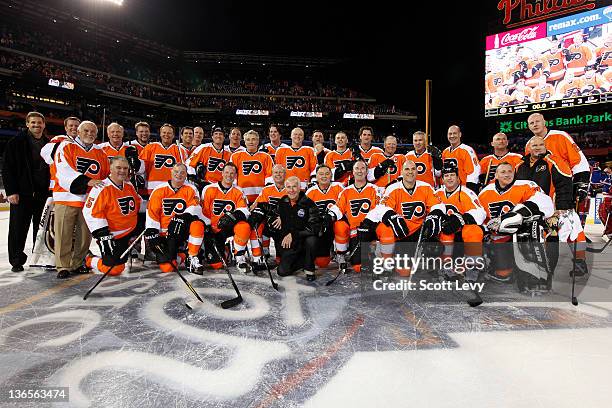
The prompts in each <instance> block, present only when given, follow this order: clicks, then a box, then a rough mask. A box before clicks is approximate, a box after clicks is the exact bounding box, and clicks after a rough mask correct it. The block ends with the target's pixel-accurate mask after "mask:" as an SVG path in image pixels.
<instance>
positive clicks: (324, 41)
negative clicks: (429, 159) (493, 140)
mask: <svg viewBox="0 0 612 408" xmlns="http://www.w3.org/2000/svg"><path fill="white" fill-rule="evenodd" d="M51 3H52V4H53V5H54V6H55V7H61V8H62V9H64V10H71V11H72V12H74V13H75V14H78V15H80V16H83V17H85V18H88V19H90V20H93V21H97V22H100V23H101V24H107V25H111V26H112V27H115V28H117V29H120V30H122V31H129V32H133V33H135V34H136V35H139V36H141V37H143V38H150V39H153V40H155V41H158V42H160V43H163V44H167V45H170V46H173V47H176V48H178V49H182V50H203V51H223V52H243V53H261V54H281V55H300V56H329V57H340V58H343V59H344V60H345V61H346V62H345V63H344V64H342V65H341V66H340V67H339V68H338V69H337V71H340V72H336V74H337V76H338V77H340V78H342V79H341V80H340V82H341V84H342V85H346V86H351V87H354V88H355V89H359V90H362V91H364V92H365V93H367V94H369V95H372V96H374V97H376V98H377V99H378V100H379V101H381V102H385V103H389V104H395V105H396V106H398V107H400V108H403V109H405V110H408V111H410V112H414V113H416V114H417V115H418V116H419V125H420V126H424V118H425V115H424V111H425V108H424V99H425V98H424V94H425V92H424V90H425V80H426V79H431V80H433V97H432V100H433V107H432V109H433V111H432V120H433V124H432V130H433V136H434V140H436V139H440V138H442V137H444V135H445V133H446V128H447V127H448V125H449V124H453V123H457V124H459V125H461V126H462V128H463V131H464V135H465V136H467V138H469V139H480V138H481V137H478V136H476V135H479V134H482V133H483V132H484V128H485V119H484V116H483V103H484V83H483V82H484V79H483V78H484V48H485V45H484V38H485V36H486V34H487V31H491V28H490V26H491V23H492V22H493V23H496V22H497V23H499V22H500V21H501V19H502V17H503V16H502V15H501V13H500V12H498V11H497V10H496V5H497V1H496V0H493V1H481V2H465V1H463V2H461V1H457V2H452V3H448V4H447V2H435V1H425V2H418V1H411V2H409V6H410V7H407V6H403V7H402V6H398V4H397V3H395V2H381V1H376V2H372V4H371V5H370V6H363V5H360V4H359V3H357V2H355V1H340V2H336V1H333V2H332V1H329V0H328V1H318V0H317V1H307V2H292V1H283V2H280V1H266V2H246V1H228V0H223V1H195V0H174V1H159V0H155V1H150V0H124V5H123V6H122V7H116V6H114V5H108V4H100V3H99V2H96V1H92V0H55V1H52V2H51ZM92 3H93V4H92ZM406 3H408V2H406ZM499 31H501V29H500V30H499ZM338 74H339V75H338Z"/></svg>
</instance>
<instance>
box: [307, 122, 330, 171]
mask: <svg viewBox="0 0 612 408" xmlns="http://www.w3.org/2000/svg"><path fill="white" fill-rule="evenodd" d="M311 140H312V148H313V149H314V154H315V157H316V158H317V164H324V163H325V156H326V155H327V153H329V152H331V150H329V149H328V148H327V147H325V135H324V134H323V131H322V130H318V129H316V130H315V131H314V132H312V138H311Z"/></svg>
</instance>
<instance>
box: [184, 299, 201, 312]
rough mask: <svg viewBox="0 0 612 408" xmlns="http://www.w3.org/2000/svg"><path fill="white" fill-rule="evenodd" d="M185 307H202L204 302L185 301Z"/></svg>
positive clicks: (190, 308) (191, 308) (193, 308)
mask: <svg viewBox="0 0 612 408" xmlns="http://www.w3.org/2000/svg"><path fill="white" fill-rule="evenodd" d="M185 307H186V308H187V309H189V310H196V309H199V308H200V307H202V302H200V301H195V300H194V301H191V302H185Z"/></svg>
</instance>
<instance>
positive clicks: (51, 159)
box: [40, 135, 74, 191]
mask: <svg viewBox="0 0 612 408" xmlns="http://www.w3.org/2000/svg"><path fill="white" fill-rule="evenodd" d="M64 140H68V141H70V142H74V139H73V138H71V137H70V136H68V135H58V136H55V137H54V138H53V139H51V140H50V141H49V142H48V143H47V144H46V145H44V146H43V148H42V149H40V157H42V159H43V160H44V161H45V163H47V164H48V165H49V176H50V177H49V190H51V191H53V187H55V183H57V178H56V176H55V173H56V172H57V168H56V166H55V153H56V152H57V148H58V147H59V145H60V144H61V143H62V142H63V141H64Z"/></svg>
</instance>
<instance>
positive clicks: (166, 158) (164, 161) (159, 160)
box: [153, 154, 176, 169]
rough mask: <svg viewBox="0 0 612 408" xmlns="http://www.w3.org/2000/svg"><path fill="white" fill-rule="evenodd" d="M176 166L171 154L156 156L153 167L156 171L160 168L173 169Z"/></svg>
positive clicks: (174, 158)
mask: <svg viewBox="0 0 612 408" xmlns="http://www.w3.org/2000/svg"><path fill="white" fill-rule="evenodd" d="M175 164H176V157H174V156H172V155H171V154H156V155H155V162H154V164H153V166H154V167H155V168H156V169H161V168H162V167H168V168H169V169H170V168H172V167H174V165H175Z"/></svg>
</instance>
